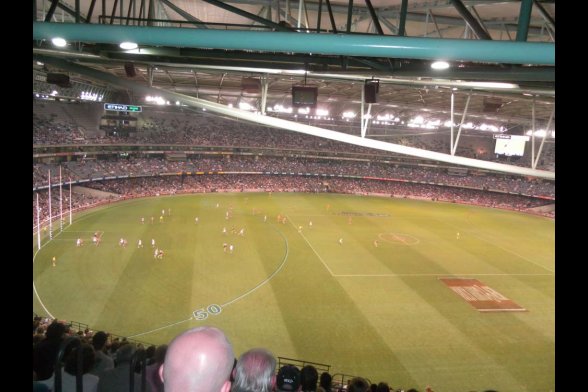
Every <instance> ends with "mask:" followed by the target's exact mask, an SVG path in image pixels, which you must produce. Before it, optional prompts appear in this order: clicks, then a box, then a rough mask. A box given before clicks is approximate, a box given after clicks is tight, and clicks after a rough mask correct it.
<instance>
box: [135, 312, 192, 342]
mask: <svg viewBox="0 0 588 392" xmlns="http://www.w3.org/2000/svg"><path fill="white" fill-rule="evenodd" d="M192 319H193V317H190V318H189V319H186V320H182V321H177V322H175V323H171V324H168V325H164V326H163V327H159V328H155V329H152V330H151V331H147V332H142V333H138V334H136V335H131V336H127V337H128V338H129V339H131V338H136V337H137V336H143V335H147V334H149V333H151V332H156V331H160V330H162V329H165V328H169V327H172V326H174V325H178V324H181V323H185V322H186V321H190V320H192Z"/></svg>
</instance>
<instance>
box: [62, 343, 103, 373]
mask: <svg viewBox="0 0 588 392" xmlns="http://www.w3.org/2000/svg"><path fill="white" fill-rule="evenodd" d="M69 347H71V345H70V346H69ZM80 349H81V350H82V374H86V373H88V372H89V371H90V369H92V367H93V366H94V361H95V360H96V357H95V354H94V347H92V346H90V345H89V344H87V343H82V345H81V346H80V347H76V348H74V349H72V350H71V351H69V352H68V353H67V354H65V361H64V365H63V370H65V371H66V372H68V373H69V374H71V375H72V376H75V375H76V372H77V369H78V350H80Z"/></svg>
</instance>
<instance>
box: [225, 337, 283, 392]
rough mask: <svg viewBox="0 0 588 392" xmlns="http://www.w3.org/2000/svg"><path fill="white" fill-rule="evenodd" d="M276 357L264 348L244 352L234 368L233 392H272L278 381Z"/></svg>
mask: <svg viewBox="0 0 588 392" xmlns="http://www.w3.org/2000/svg"><path fill="white" fill-rule="evenodd" d="M275 374H276V358H275V357H274V355H273V354H272V353H270V352H269V351H267V350H265V349H263V348H254V349H251V350H249V351H247V352H245V353H243V354H242V355H241V356H240V357H239V360H238V361H237V366H235V369H234V370H233V377H234V382H233V385H232V387H231V392H272V391H273V389H274V385H275V383H276V376H275Z"/></svg>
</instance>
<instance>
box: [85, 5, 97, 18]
mask: <svg viewBox="0 0 588 392" xmlns="http://www.w3.org/2000/svg"><path fill="white" fill-rule="evenodd" d="M95 5H96V0H92V2H91V3H90V8H88V15H87V16H86V23H90V22H91V21H92V14H93V13H94V6H95Z"/></svg>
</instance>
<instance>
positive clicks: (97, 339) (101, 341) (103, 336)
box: [92, 331, 108, 350]
mask: <svg viewBox="0 0 588 392" xmlns="http://www.w3.org/2000/svg"><path fill="white" fill-rule="evenodd" d="M107 340H108V334H107V333H106V332H104V331H98V332H96V333H95V334H94V336H92V346H94V349H95V350H102V349H103V348H104V345H105V344H106V341H107Z"/></svg>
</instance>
